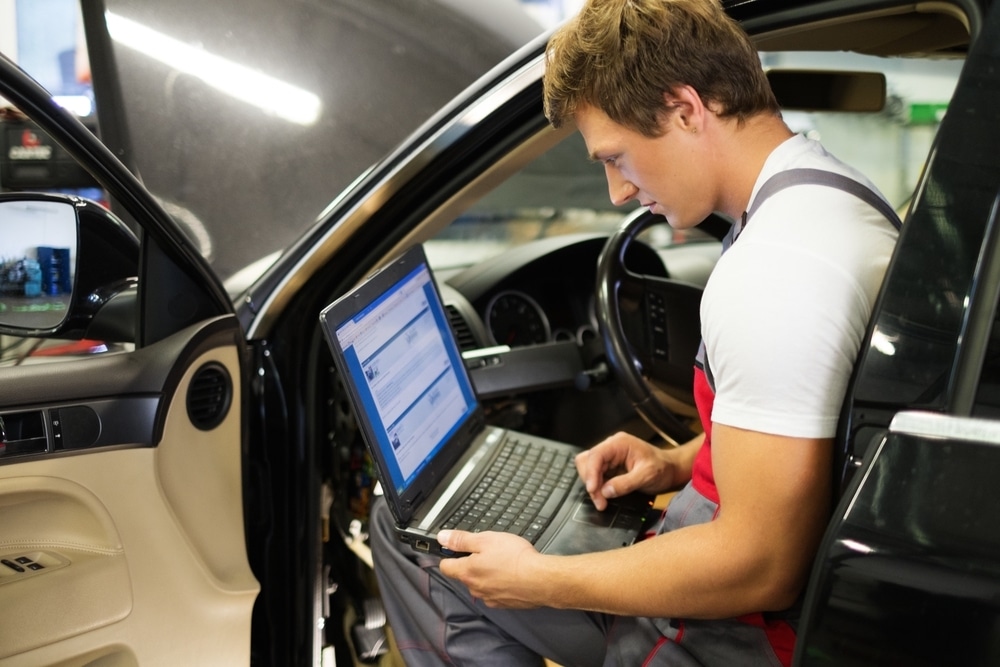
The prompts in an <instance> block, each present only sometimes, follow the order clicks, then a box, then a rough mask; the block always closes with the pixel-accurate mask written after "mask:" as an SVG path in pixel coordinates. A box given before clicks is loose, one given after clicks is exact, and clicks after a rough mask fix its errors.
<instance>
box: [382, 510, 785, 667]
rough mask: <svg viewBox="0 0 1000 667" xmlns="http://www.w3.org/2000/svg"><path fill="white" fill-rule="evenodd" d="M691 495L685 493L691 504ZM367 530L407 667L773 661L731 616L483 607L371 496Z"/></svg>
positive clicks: (776, 665) (692, 665) (758, 635)
mask: <svg viewBox="0 0 1000 667" xmlns="http://www.w3.org/2000/svg"><path fill="white" fill-rule="evenodd" d="M699 503H700V501H699V500H697V499H696V498H692V505H696V504H699ZM676 504H677V503H676V502H675V503H674V505H676ZM680 504H682V505H684V504H685V503H684V502H682V503H680ZM687 509H688V510H691V509H692V507H690V506H689V507H688V508H687ZM706 509H707V508H706ZM668 514H669V513H668ZM369 532H370V534H371V545H372V555H373V557H374V560H375V573H376V576H377V578H378V582H379V588H380V592H381V596H382V600H383V602H384V604H385V608H386V614H387V616H388V618H389V624H390V626H391V627H392V631H393V635H394V636H395V639H396V644H397V646H398V647H399V650H400V652H401V653H402V655H403V658H404V660H405V662H406V665H407V667H424V666H427V667H430V666H432V665H475V666H476V667H479V666H484V667H489V666H492V665H496V666H497V667H512V666H515V665H532V666H538V665H542V664H543V658H549V659H550V660H552V661H554V662H556V663H558V664H559V665H562V666H563V667H576V666H594V667H599V666H602V665H603V666H605V667H610V666H611V665H616V666H619V667H626V666H627V667H635V666H638V665H648V666H649V667H666V666H668V665H669V666H671V667H701V666H704V665H725V666H726V667H730V666H731V665H741V667H742V666H747V667H750V666H753V667H758V666H760V667H780V666H781V664H782V663H781V661H779V660H778V659H777V658H776V657H775V654H774V652H773V651H772V650H771V648H770V647H769V646H768V643H767V640H766V638H765V637H764V636H763V633H762V632H761V631H760V629H759V628H753V627H751V626H748V625H746V624H745V623H741V622H737V621H735V620H730V621H711V622H704V621H702V622H698V621H691V620H686V621H684V622H681V623H677V622H673V621H671V620H670V619H663V618H633V617H624V616H611V615H608V614H598V613H592V612H585V611H576V610H561V609H550V608H539V609H526V610H525V609H491V608H489V607H487V606H486V605H484V604H483V603H482V602H481V601H480V600H477V599H474V598H473V597H472V596H471V595H470V594H469V591H468V589H467V588H466V587H465V586H464V585H463V584H461V583H460V582H458V581H456V580H454V579H449V578H448V577H445V576H444V575H442V574H441V572H440V570H439V569H438V566H437V564H438V558H436V557H433V556H428V555H427V554H421V553H418V552H416V551H414V550H412V549H411V548H410V547H409V546H408V545H406V544H404V543H403V542H401V541H400V540H399V539H398V538H397V537H396V534H395V532H394V529H393V518H392V514H391V513H390V512H389V509H388V507H387V506H386V505H385V502H384V501H383V500H382V499H381V498H380V499H379V500H378V501H377V502H376V503H374V505H373V507H372V511H371V519H370V523H369Z"/></svg>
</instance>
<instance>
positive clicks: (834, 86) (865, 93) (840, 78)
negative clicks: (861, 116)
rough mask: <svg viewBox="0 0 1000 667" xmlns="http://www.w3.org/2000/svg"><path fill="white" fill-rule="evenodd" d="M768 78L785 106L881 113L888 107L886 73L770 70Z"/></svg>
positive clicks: (789, 107) (801, 108)
mask: <svg viewBox="0 0 1000 667" xmlns="http://www.w3.org/2000/svg"><path fill="white" fill-rule="evenodd" d="M767 80H768V81H769V82H770V84H771V90H773V91H774V96H775V97H776V98H778V104H779V106H781V108H782V109H794V110H797V111H840V112H854V113H878V112H879V111H882V109H884V108H885V101H886V81H885V74H883V73H882V72H846V71H833V70H794V69H786V68H782V69H769V70H768V71H767Z"/></svg>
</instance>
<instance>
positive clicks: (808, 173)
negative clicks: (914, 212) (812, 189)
mask: <svg viewBox="0 0 1000 667" xmlns="http://www.w3.org/2000/svg"><path fill="white" fill-rule="evenodd" d="M793 185H826V186H829V187H831V188H836V189H838V190H843V191H844V192H847V193H850V194H852V195H854V196H855V197H858V198H859V199H861V200H862V201H864V202H865V203H866V204H868V205H869V206H871V207H872V208H874V209H875V210H877V211H878V212H879V213H881V214H882V215H883V216H885V219H886V220H888V221H889V222H891V223H892V226H893V227H895V228H896V229H897V230H898V229H900V228H901V227H902V226H903V223H902V221H900V219H899V216H898V215H896V212H895V211H894V210H893V209H892V207H891V206H889V204H888V203H886V201H885V200H884V199H882V198H881V197H879V196H878V195H877V194H875V192H874V191H872V189H871V188H869V187H868V186H866V185H863V184H862V183H859V182H858V181H856V180H854V179H853V178H850V177H848V176H844V175H843V174H837V173H835V172H832V171H824V170H823V169H789V170H788V171H782V172H779V173H777V174H775V175H774V176H772V177H771V178H769V179H767V181H765V182H764V185H762V186H760V190H758V191H757V196H756V197H754V200H753V204H751V206H750V209H749V210H748V211H747V213H746V215H745V216H744V217H743V220H744V223H743V224H746V221H747V220H749V219H750V217H751V216H752V215H753V214H754V213H755V212H756V211H757V209H758V208H760V205H761V204H763V203H764V201H765V200H766V199H767V198H768V197H770V196H771V195H773V194H774V193H776V192H778V191H779V190H784V189H785V188H787V187H791V186H793Z"/></svg>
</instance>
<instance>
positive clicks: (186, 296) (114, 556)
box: [0, 55, 258, 665]
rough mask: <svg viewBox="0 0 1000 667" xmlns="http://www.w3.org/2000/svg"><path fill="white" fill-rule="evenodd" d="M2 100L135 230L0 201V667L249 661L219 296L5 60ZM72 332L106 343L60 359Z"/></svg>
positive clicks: (80, 130) (229, 332)
mask: <svg viewBox="0 0 1000 667" xmlns="http://www.w3.org/2000/svg"><path fill="white" fill-rule="evenodd" d="M0 97H2V98H5V99H6V100H8V101H9V103H10V104H12V105H13V108H14V109H16V111H15V112H13V113H17V114H18V117H19V118H20V119H21V120H22V121H23V122H24V123H27V124H30V125H31V129H32V131H33V132H35V139H34V140H33V141H32V142H30V143H31V145H30V146H29V147H28V148H32V149H37V148H39V147H42V148H44V147H45V146H49V147H50V149H51V150H62V151H65V153H66V154H67V155H68V156H69V158H70V159H72V160H73V161H74V162H75V163H76V164H78V165H80V166H81V167H82V168H84V169H85V170H86V171H87V172H89V173H90V174H91V175H92V176H93V177H94V178H95V179H96V181H97V182H98V184H99V185H100V186H101V187H102V188H103V190H104V191H105V192H106V193H107V194H108V196H109V198H110V200H111V201H113V202H115V204H116V210H120V211H122V217H125V218H127V219H129V220H130V224H131V223H134V225H133V226H134V227H135V228H136V229H138V230H139V233H138V234H135V233H133V232H132V231H130V228H129V227H128V226H126V225H125V224H124V223H122V222H121V221H120V220H119V219H118V218H117V217H115V216H114V215H112V214H111V213H110V212H109V211H108V210H107V209H106V208H104V207H102V206H100V205H97V204H94V203H91V202H87V201H85V200H80V199H77V198H74V197H67V196H64V195H45V194H32V193H27V192H19V193H5V194H0V261H2V262H4V271H3V275H2V278H0V332H2V333H3V334H6V335H5V336H4V337H3V338H2V341H3V346H4V347H7V348H8V349H12V348H13V349H21V348H22V347H23V349H25V350H34V351H35V352H36V353H35V354H29V353H28V352H27V351H26V352H24V353H23V354H18V355H16V356H15V357H14V358H13V359H10V358H8V359H7V360H6V361H5V362H4V363H3V364H2V365H0V427H2V428H0V664H3V665H7V664H11V665H14V664H18V665H20V664H31V665H98V664H100V665H112V664H113V665H139V664H141V665H195V664H204V665H221V664H249V662H250V626H251V613H252V609H253V605H254V601H255V598H256V596H257V592H258V583H257V581H256V579H255V578H254V575H253V573H252V572H251V570H250V567H249V565H248V560H247V549H246V541H245V535H244V522H243V521H244V519H243V473H242V463H241V449H242V443H243V440H244V434H243V417H242V412H243V409H244V394H245V391H244V388H245V377H246V369H245V348H244V339H243V335H242V331H241V328H240V326H239V323H238V321H237V320H236V317H235V315H234V314H233V311H232V306H231V304H230V303H229V301H228V299H227V297H226V295H225V292H224V290H223V289H222V287H221V285H220V284H219V283H218V281H217V280H216V279H215V278H214V277H213V275H212V274H211V273H210V271H209V270H208V269H207V268H206V266H205V265H204V263H203V261H202V260H201V258H200V257H199V256H198V255H197V253H195V252H193V251H192V250H191V249H190V247H189V244H187V243H186V241H185V239H184V237H183V236H182V235H180V234H179V233H178V232H177V230H176V228H175V227H174V226H173V223H172V221H171V220H170V218H169V217H168V216H167V215H166V214H165V213H164V212H163V211H162V209H161V208H160V207H159V206H158V204H157V203H156V202H155V201H154V200H153V198H152V197H151V196H150V195H149V194H148V193H147V192H146V191H145V190H144V189H143V188H142V186H141V185H140V184H139V182H138V181H137V180H136V179H135V178H133V177H132V175H131V174H130V173H129V172H128V171H127V170H126V169H125V168H124V167H122V166H121V165H120V163H118V161H117V160H116V159H115V158H114V157H113V156H112V154H111V153H110V152H108V151H107V150H106V149H105V148H104V146H103V145H102V144H100V143H99V142H98V141H97V140H96V139H95V138H94V136H93V135H92V134H91V133H90V132H89V131H88V130H87V129H86V128H84V127H83V125H81V124H80V123H79V122H77V121H76V120H75V119H73V118H71V117H70V116H69V115H68V114H66V113H65V112H63V111H62V110H61V109H60V108H59V107H57V106H56V105H55V104H54V103H53V102H52V100H51V98H50V96H49V95H48V94H47V93H46V92H45V91H44V90H43V89H41V87H39V86H38V85H37V84H35V83H34V82H33V81H32V80H30V79H29V78H28V77H27V76H26V75H25V74H24V73H23V72H22V71H21V70H19V69H18V68H17V67H16V66H15V65H14V64H13V63H11V62H10V61H9V60H7V59H6V58H4V57H3V56H2V55H0ZM0 127H2V126H0ZM50 140H51V141H50ZM80 340H88V341H92V342H91V343H88V344H87V345H88V349H91V348H93V347H100V346H103V347H105V348H108V349H109V351H108V352H106V353H102V354H89V355H65V354H60V352H65V350H66V349H67V347H68V346H67V344H66V341H80ZM54 342H58V343H60V344H61V345H62V347H61V348H58V349H53V343H54ZM46 349H47V350H49V351H50V352H52V353H53V354H49V355H48V356H39V355H38V354H37V352H39V351H42V350H46Z"/></svg>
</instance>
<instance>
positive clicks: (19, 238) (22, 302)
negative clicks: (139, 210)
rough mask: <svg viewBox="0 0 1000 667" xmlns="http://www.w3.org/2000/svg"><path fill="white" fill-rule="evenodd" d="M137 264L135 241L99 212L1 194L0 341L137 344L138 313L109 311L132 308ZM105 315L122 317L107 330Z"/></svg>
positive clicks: (84, 203)
mask: <svg viewBox="0 0 1000 667" xmlns="http://www.w3.org/2000/svg"><path fill="white" fill-rule="evenodd" d="M138 262H139V240H138V238H137V237H136V236H135V234H133V233H132V231H131V230H129V229H128V228H127V227H126V226H125V225H124V223H122V222H121V221H120V220H119V219H118V218H117V217H115V216H114V215H113V214H112V213H111V212H110V211H108V210H107V209H105V208H104V207H102V206H100V205H99V204H96V203H94V202H92V201H89V200H86V199H81V198H79V197H73V196H67V195H57V194H45V193H33V192H19V193H8V194H0V333H4V334H8V335H14V336H34V337H51V338H71V339H72V338H84V337H98V338H101V339H104V340H108V341H115V342H128V341H131V340H133V338H134V329H135V325H134V318H135V315H134V313H135V310H134V307H131V305H130V306H129V307H127V308H124V309H123V308H108V306H109V304H111V303H112V302H114V301H115V300H116V299H119V298H120V296H121V295H130V296H126V300H127V301H129V302H130V304H132V305H134V299H135V285H136V280H137V278H136V276H138ZM105 309H108V310H110V311H115V312H118V313H120V314H119V315H118V316H117V317H115V318H112V319H114V320H115V321H114V322H108V319H109V318H108V317H107V316H106V315H104V314H103V313H102V311H104V310H105ZM95 324H96V325H97V327H96V328H97V329H99V331H94V329H95ZM95 334H96V335H95Z"/></svg>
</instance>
